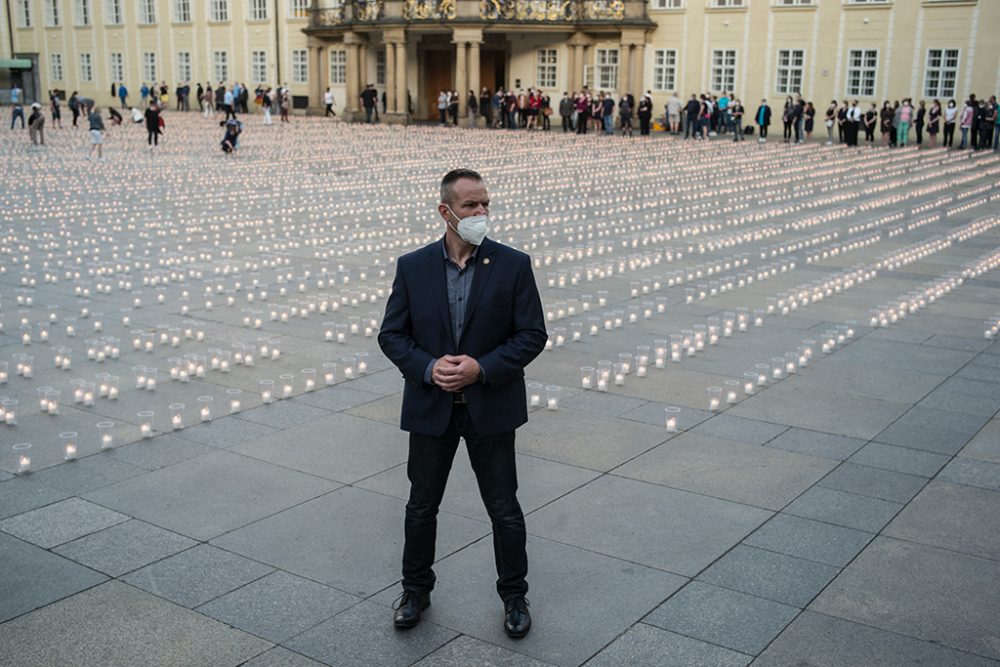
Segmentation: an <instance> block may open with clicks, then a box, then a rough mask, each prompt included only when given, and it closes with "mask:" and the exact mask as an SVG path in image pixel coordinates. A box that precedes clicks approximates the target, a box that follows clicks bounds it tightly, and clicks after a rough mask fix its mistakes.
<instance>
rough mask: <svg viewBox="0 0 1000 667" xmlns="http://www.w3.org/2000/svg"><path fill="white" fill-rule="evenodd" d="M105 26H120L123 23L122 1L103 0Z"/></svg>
mask: <svg viewBox="0 0 1000 667" xmlns="http://www.w3.org/2000/svg"><path fill="white" fill-rule="evenodd" d="M104 23H105V25H122V24H123V23H125V9H124V7H122V0H104Z"/></svg>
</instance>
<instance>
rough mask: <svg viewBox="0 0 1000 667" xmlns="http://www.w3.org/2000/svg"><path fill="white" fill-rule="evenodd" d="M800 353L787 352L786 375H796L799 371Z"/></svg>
mask: <svg viewBox="0 0 1000 667" xmlns="http://www.w3.org/2000/svg"><path fill="white" fill-rule="evenodd" d="M797 362H798V355H797V354H796V353H795V352H786V353H785V375H794V374H795V373H797V372H798V363H797Z"/></svg>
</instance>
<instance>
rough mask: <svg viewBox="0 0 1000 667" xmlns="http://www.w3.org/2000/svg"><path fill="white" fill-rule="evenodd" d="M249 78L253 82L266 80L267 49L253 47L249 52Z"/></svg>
mask: <svg viewBox="0 0 1000 667" xmlns="http://www.w3.org/2000/svg"><path fill="white" fill-rule="evenodd" d="M250 79H251V81H252V82H253V83H265V82H266V81H267V51H265V50H264V49H254V50H253V51H251V52H250Z"/></svg>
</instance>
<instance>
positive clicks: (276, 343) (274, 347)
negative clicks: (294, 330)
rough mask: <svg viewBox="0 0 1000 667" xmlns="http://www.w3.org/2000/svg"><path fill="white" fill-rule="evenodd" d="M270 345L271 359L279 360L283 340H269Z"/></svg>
mask: <svg viewBox="0 0 1000 667" xmlns="http://www.w3.org/2000/svg"><path fill="white" fill-rule="evenodd" d="M268 343H269V344H270V346H271V359H272V360H276V359H279V358H280V357H281V339H280V338H271V339H270V340H268ZM260 356H261V357H263V356H264V355H263V354H262V355H260Z"/></svg>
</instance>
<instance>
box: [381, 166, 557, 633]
mask: <svg viewBox="0 0 1000 667" xmlns="http://www.w3.org/2000/svg"><path fill="white" fill-rule="evenodd" d="M489 205H490V200H489V195H488V193H487V191H486V186H485V184H484V183H483V180H482V177H481V176H480V175H479V174H477V173H476V172H474V171H471V170H467V169H458V170H454V171H451V172H449V173H448V174H446V175H445V177H444V179H442V181H441V203H440V204H438V214H439V215H440V216H441V218H442V219H443V220H444V222H445V224H446V230H445V235H444V238H443V239H441V240H440V241H435V242H434V243H432V244H430V245H428V246H425V247H424V248H421V249H420V250H417V251H415V252H412V253H410V254H408V255H404V256H403V257H400V258H399V260H398V262H397V264H396V278H395V280H394V282H393V286H392V293H391V294H390V296H389V301H388V303H387V304H386V310H385V317H384V319H383V323H382V329H381V331H380V332H379V337H378V341H379V346H380V347H381V348H382V351H383V352H384V353H385V355H386V356H387V357H388V358H389V359H390V360H391V361H392V362H393V363H394V364H395V365H396V366H397V367H398V368H399V370H400V371H401V372H402V374H403V378H404V379H405V380H406V384H405V386H404V389H403V407H402V415H401V419H400V426H401V428H402V429H403V430H404V431H409V433H410V436H409V461H408V463H407V476H408V478H409V480H410V498H409V501H408V502H407V504H406V521H405V543H404V547H403V581H402V583H403V595H402V597H401V598H400V601H399V605H398V607H397V608H396V609H395V612H394V614H393V623H394V625H395V626H396V627H397V628H411V627H413V626H415V625H416V624H417V623H418V622H419V621H420V614H421V612H422V611H423V610H424V609H426V608H427V607H428V606H430V593H431V590H432V589H433V588H434V583H435V580H436V579H435V575H434V571H433V569H432V567H431V566H432V564H433V563H434V543H435V538H436V533H437V514H438V506H439V505H440V503H441V498H442V496H443V494H444V490H445V485H446V484H447V481H448V472H449V470H450V469H451V464H452V460H453V458H454V456H455V451H456V449H457V448H458V441H459V438H463V439H464V440H465V444H466V448H467V449H468V452H469V459H470V461H471V463H472V469H473V471H474V472H475V474H476V479H477V481H478V483H479V489H480V494H481V496H482V499H483V504H484V505H485V506H486V510H487V513H488V514H489V516H490V520H491V521H492V524H493V550H494V555H495V557H496V567H497V575H498V579H497V592H498V593H499V594H500V597H501V598H502V599H503V601H504V630H505V631H506V633H507V634H508V635H509V636H510V637H513V638H520V637H524V636H525V635H526V634H528V631H529V629H530V628H531V615H530V613H529V611H528V602H527V600H525V597H524V596H525V594H526V593H527V591H528V584H527V582H526V581H525V577H526V575H527V572H528V559H527V554H526V550H525V540H526V534H525V527H524V515H523V513H522V512H521V507H520V505H519V504H518V502H517V494H516V492H517V471H516V468H515V463H514V431H515V429H516V428H517V427H519V426H521V425H522V424H524V423H525V422H526V421H527V420H528V414H527V408H526V401H525V389H524V367H525V366H527V365H528V363H530V362H531V361H532V360H533V359H534V358H535V357H536V356H538V354H539V353H540V352H541V351H542V349H543V348H544V346H545V341H546V338H547V334H546V331H545V318H544V316H543V314H542V304H541V300H540V299H539V296H538V289H537V288H536V286H535V279H534V275H533V274H532V270H531V259H530V258H529V257H528V255H526V254H524V253H522V252H520V251H518V250H514V249H513V248H509V247H507V246H504V245H501V244H500V243H497V242H496V241H493V240H491V239H487V238H485V235H486V231H487V226H488V221H489V217H488V216H489Z"/></svg>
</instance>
